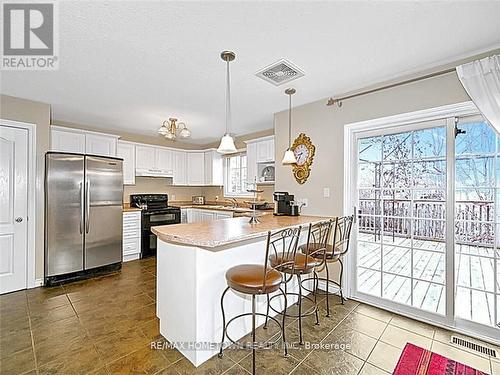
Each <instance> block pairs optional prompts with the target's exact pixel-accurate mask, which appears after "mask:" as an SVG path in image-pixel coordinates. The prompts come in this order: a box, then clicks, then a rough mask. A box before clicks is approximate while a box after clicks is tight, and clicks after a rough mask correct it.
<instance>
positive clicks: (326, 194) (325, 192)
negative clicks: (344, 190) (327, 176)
mask: <svg viewBox="0 0 500 375" xmlns="http://www.w3.org/2000/svg"><path fill="white" fill-rule="evenodd" d="M323 198H330V188H329V187H325V188H323Z"/></svg>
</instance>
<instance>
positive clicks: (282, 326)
mask: <svg viewBox="0 0 500 375" xmlns="http://www.w3.org/2000/svg"><path fill="white" fill-rule="evenodd" d="M280 292H281V294H283V298H284V299H285V310H283V320H282V322H281V334H282V335H283V346H284V347H285V357H288V348H287V344H286V338H285V318H286V309H287V307H288V302H287V298H286V294H285V292H283V289H281V288H280ZM267 296H268V298H269V294H268V295H267Z"/></svg>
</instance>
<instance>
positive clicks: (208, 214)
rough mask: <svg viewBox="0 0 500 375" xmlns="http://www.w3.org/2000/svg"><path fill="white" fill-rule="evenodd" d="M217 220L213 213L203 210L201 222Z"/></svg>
mask: <svg viewBox="0 0 500 375" xmlns="http://www.w3.org/2000/svg"><path fill="white" fill-rule="evenodd" d="M214 219H215V215H214V213H213V212H210V211H206V210H201V220H200V221H211V220H214Z"/></svg>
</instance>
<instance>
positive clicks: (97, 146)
mask: <svg viewBox="0 0 500 375" xmlns="http://www.w3.org/2000/svg"><path fill="white" fill-rule="evenodd" d="M116 141H117V139H116V138H115V137H109V136H106V135H98V134H85V153H87V154H91V155H101V156H116Z"/></svg>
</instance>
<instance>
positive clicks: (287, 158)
mask: <svg viewBox="0 0 500 375" xmlns="http://www.w3.org/2000/svg"><path fill="white" fill-rule="evenodd" d="M295 92H296V91H295V89H286V90H285V94H287V95H288V148H287V149H286V151H285V155H283V160H282V161H281V163H282V164H284V165H289V164H295V163H297V159H295V154H294V153H293V151H292V95H293V94H295Z"/></svg>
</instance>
